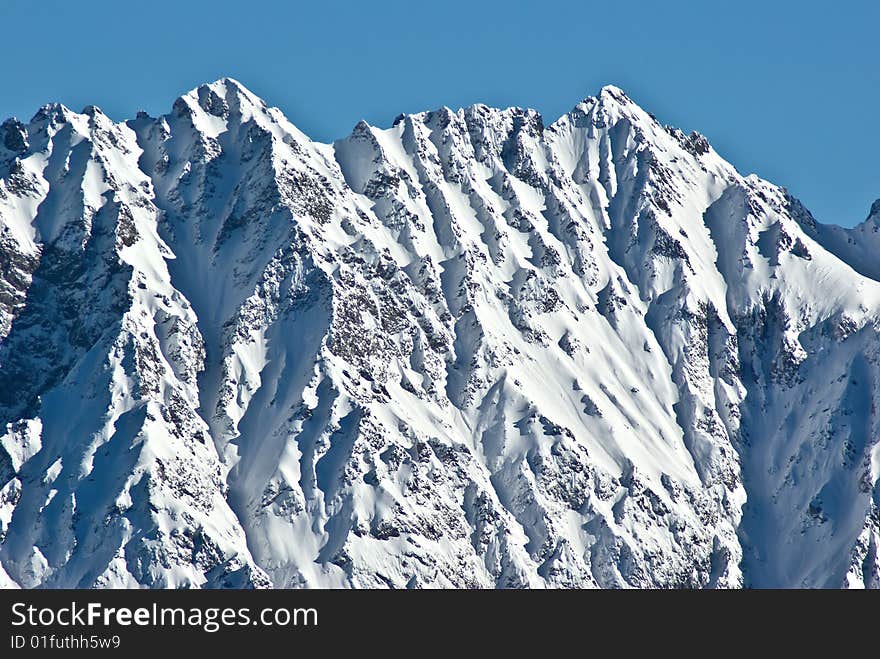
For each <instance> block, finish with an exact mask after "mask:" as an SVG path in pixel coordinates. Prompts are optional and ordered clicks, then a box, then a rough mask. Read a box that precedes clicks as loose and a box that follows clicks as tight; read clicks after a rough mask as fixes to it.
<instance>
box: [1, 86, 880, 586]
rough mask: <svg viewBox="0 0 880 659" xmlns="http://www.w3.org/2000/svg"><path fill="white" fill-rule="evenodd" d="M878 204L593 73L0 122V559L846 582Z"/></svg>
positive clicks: (336, 581) (879, 308) (132, 580)
mask: <svg viewBox="0 0 880 659" xmlns="http://www.w3.org/2000/svg"><path fill="white" fill-rule="evenodd" d="M875 211H876V209H875ZM877 221H878V220H877V212H873V213H872V217H871V218H869V219H868V220H867V221H866V223H865V224H863V225H862V226H860V227H857V228H856V229H852V230H845V229H841V228H839V227H831V226H825V225H821V224H818V223H817V222H815V220H813V218H812V217H811V216H810V215H809V213H808V212H807V211H806V210H805V209H804V208H803V207H802V206H801V204H800V203H799V202H797V200H795V199H793V198H791V197H790V196H789V195H788V194H787V193H786V191H785V190H784V189H781V188H779V187H776V186H774V185H772V184H770V183H768V182H766V181H763V180H761V179H759V178H757V177H754V176H747V177H744V176H741V175H740V174H739V173H737V172H736V171H735V169H734V168H733V167H732V166H731V165H730V164H728V163H727V162H725V161H724V160H723V159H722V158H721V157H720V156H719V155H718V154H717V153H716V152H715V151H714V150H713V149H712V148H711V146H710V145H709V144H708V142H707V141H706V139H705V138H704V137H702V136H701V135H699V134H696V133H692V134H691V135H685V134H683V133H682V132H680V131H678V130H676V129H673V128H669V127H664V126H661V125H660V124H659V123H657V121H656V120H655V119H654V118H653V117H652V116H651V115H649V114H647V113H646V112H644V111H643V110H642V109H641V108H639V107H638V106H637V105H635V104H634V103H633V102H632V101H631V100H630V99H629V98H628V97H627V96H626V95H625V94H624V93H623V92H622V91H621V90H619V89H617V88H614V87H606V88H604V89H603V90H602V91H601V93H600V94H599V95H598V96H596V97H592V98H587V99H585V100H584V101H582V102H581V103H579V104H578V105H577V106H575V108H573V110H572V111H571V112H570V113H568V114H566V115H565V116H563V117H561V118H560V119H558V120H557V121H556V122H554V123H553V124H551V125H547V126H545V125H544V123H543V120H542V117H541V116H540V115H539V114H538V113H537V112H535V111H532V110H522V109H518V108H510V109H506V110H499V109H493V108H488V107H486V106H482V105H477V106H473V107H470V108H467V109H464V110H458V111H452V110H450V109H448V108H441V109H439V110H436V111H433V112H425V113H421V114H416V115H409V116H403V115H402V116H401V117H399V118H398V119H397V120H396V121H395V123H394V125H393V126H392V127H390V128H387V129H380V128H376V127H372V126H369V125H368V124H366V123H364V122H361V123H359V124H358V125H357V126H356V127H355V128H354V130H353V132H352V133H351V135H349V136H347V137H345V138H343V139H340V140H338V141H337V142H335V143H334V144H329V145H328V144H319V143H315V142H313V141H311V140H310V139H309V138H308V137H307V136H305V135H304V134H303V133H301V132H300V131H299V130H297V129H296V128H295V127H294V126H293V125H292V124H291V123H290V122H289V121H288V120H287V119H286V118H285V117H284V116H283V114H282V113H281V112H280V111H279V110H277V109H276V108H269V107H267V105H266V104H265V103H264V102H263V101H262V100H260V99H259V98H257V97H255V96H254V95H253V94H252V93H250V92H249V91H248V90H247V89H245V88H244V87H243V86H242V85H241V84H240V83H238V82H236V81H234V80H231V79H222V80H219V81H217V82H214V83H212V84H210V85H203V86H201V87H199V88H198V89H195V90H193V91H191V92H189V93H188V94H186V95H184V96H182V97H181V98H180V99H178V100H177V101H176V102H175V103H174V106H173V109H172V111H171V112H170V113H169V114H167V115H165V116H162V117H158V118H153V117H149V116H147V115H145V114H141V115H139V116H138V117H137V118H135V119H133V120H131V121H128V122H125V123H122V124H115V123H113V122H112V121H111V120H110V119H108V118H107V117H106V116H104V115H103V114H102V113H101V112H100V110H98V109H97V108H86V109H85V110H84V111H83V112H82V113H79V114H77V113H74V112H71V111H70V110H68V109H67V108H64V107H63V106H60V105H50V106H45V107H44V108H42V109H41V110H40V111H39V112H38V113H37V115H36V116H35V117H34V118H33V119H32V120H31V122H29V123H28V124H23V123H20V122H17V121H15V120H7V121H6V122H5V123H4V124H3V125H2V127H0V433H2V436H0V585H2V586H8V587H15V586H21V587H91V586H98V587H125V586H147V587H178V586H184V587H224V586H225V587H229V586H232V587H269V586H275V587H300V586H304V587H328V586H336V587H693V588H702V587H709V588H715V587H740V586H752V587H767V586H793V587H843V586H846V587H878V586H880V567H878V545H880V488H878V485H877V483H878V478H880V448H878V444H877V440H876V438H877V436H878V416H877V412H876V409H877V400H878V395H880V394H878V385H880V381H878V380H880V377H878V376H880V374H878V368H877V359H878V353H880V337H878V327H880V281H878V280H880V270H878V269H877V267H876V265H874V259H872V258H871V257H872V255H873V254H874V253H876V251H875V250H874V243H875V241H876V240H878V239H877V238H875V235H880V234H877V230H876V226H875V225H876V224H877Z"/></svg>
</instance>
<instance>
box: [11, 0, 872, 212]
mask: <svg viewBox="0 0 880 659" xmlns="http://www.w3.org/2000/svg"><path fill="white" fill-rule="evenodd" d="M0 26H2V37H0V43H2V52H3V55H4V57H3V64H4V66H3V72H2V77H0V116H2V117H6V116H9V115H17V116H19V117H21V118H29V117H30V116H31V115H32V114H33V113H34V111H35V110H36V109H37V108H38V107H39V106H40V105H42V104H43V103H46V102H48V101H56V100H58V101H61V102H63V103H65V104H66V105H69V106H70V107H72V108H73V109H75V110H79V109H81V108H82V107H83V106H85V105H88V104H95V105H98V106H100V107H101V108H102V109H103V110H104V111H105V112H107V113H108V114H109V115H110V116H112V117H114V118H115V119H120V120H121V119H124V118H128V117H130V116H133V115H134V113H135V112H136V111H137V110H138V109H146V110H147V111H148V112H150V113H151V114H159V113H162V112H166V111H168V109H169V108H170V106H171V103H172V101H173V100H174V98H175V97H177V96H178V95H179V94H181V93H183V92H184V91H186V90H188V89H190V88H192V87H194V86H196V85H197V84H199V83H201V82H207V81H210V80H214V79H216V78H219V77H222V76H226V75H228V76H232V77H234V78H237V79H239V80H240V81H241V82H243V83H244V84H245V85H247V86H248V87H249V88H251V89H252V90H253V91H254V92H255V93H257V94H259V95H260V96H262V97H263V98H264V99H266V101H267V102H269V103H270V104H272V105H277V106H279V107H280V108H282V109H283V110H284V111H285V113H286V114H287V116H288V117H289V118H290V119H291V120H292V121H293V122H294V123H295V124H297V125H298V126H299V127H300V128H301V129H302V130H304V131H305V132H307V133H308V134H309V135H311V136H312V137H313V138H315V139H320V140H325V141H329V140H332V139H333V138H335V137H339V136H342V135H344V134H346V133H347V132H348V131H349V130H350V129H351V128H352V126H354V124H355V123H356V122H357V121H358V119H360V118H365V119H367V121H369V122H370V123H373V124H376V125H380V126H387V125H389V124H390V123H391V121H392V120H393V118H394V116H395V115H397V114H398V113H400V112H416V111H420V110H425V109H431V108H436V107H439V106H441V105H449V106H452V107H460V106H463V105H469V104H471V103H475V102H483V103H488V104H490V105H496V106H507V105H521V106H529V107H534V108H537V109H538V110H540V111H541V112H542V113H543V114H544V116H545V120H547V121H548V122H549V121H552V120H553V119H555V118H557V117H558V116H559V115H561V114H563V113H564V112H566V111H567V110H569V109H570V108H571V107H572V106H573V105H574V104H575V103H576V102H577V101H578V100H579V99H580V98H582V97H584V96H587V95H590V94H593V93H595V92H596V91H598V89H599V88H600V87H601V86H602V85H603V84H606V83H613V84H616V85H619V86H621V87H623V88H624V89H625V90H626V91H627V93H628V94H629V95H630V96H631V97H632V98H633V99H635V100H636V101H637V102H638V103H639V104H641V105H642V106H643V107H645V108H646V109H647V110H649V111H650V112H652V113H653V114H655V115H657V117H658V118H659V119H660V120H661V121H662V122H664V123H670V124H674V125H677V126H679V127H681V128H683V129H685V130H688V131H689V130H699V131H700V132H702V133H704V134H706V135H707V136H708V137H709V139H710V141H711V142H712V144H713V145H714V146H715V147H716V149H718V150H719V151H720V152H721V154H722V155H724V156H725V157H726V158H728V159H729V160H731V161H732V162H733V163H734V164H735V165H736V166H737V167H738V168H739V169H740V171H742V172H744V173H747V172H756V173H758V174H760V175H761V176H763V177H765V178H768V179H770V180H772V181H773V182H775V183H779V184H781V185H785V186H787V187H788V188H789V189H790V190H791V191H792V192H793V193H794V194H795V195H796V196H798V197H800V198H801V199H802V200H803V201H804V202H805V203H806V205H807V206H808V207H809V208H810V209H811V210H812V211H813V213H814V215H816V217H817V218H818V219H820V220H822V221H824V222H834V223H837V224H844V225H851V224H854V223H856V222H858V221H860V220H862V219H863V218H864V216H865V215H866V213H867V210H868V207H869V206H870V203H871V201H873V200H874V199H875V198H877V197H880V157H878V154H880V128H878V108H880V66H878V64H880V46H878V29H880V28H878V26H880V3H875V2H869V1H868V0H860V1H853V0H836V1H835V2H813V1H812V0H804V1H802V2H788V1H785V2H782V1H774V0H763V1H761V2H757V1H753V0H739V1H737V2H714V3H707V2H696V1H692V2H683V1H681V0H665V1H664V2H657V1H654V2H648V1H642V0H630V1H628V2H616V1H613V0H605V1H604V2H591V1H590V0H579V1H575V2H568V1H564V2H551V1H549V0H548V1H545V2H516V1H515V0H506V1H504V2H499V1H496V0H488V1H482V2H481V1H479V0H470V1H465V2H462V1H460V0H440V1H438V0H434V1H428V2H415V1H413V0H410V1H408V2H407V1H402V0H391V1H382V2H372V3H370V2H349V1H346V2H341V1H338V0H321V1H317V2H315V1H313V2H308V3H303V2H294V1H289V2H267V1H265V0H248V1H247V2H231V1H227V0H213V1H211V2H205V1H202V0H198V1H194V0H175V1H174V2H169V1H167V0H149V1H143V0H142V1H141V2H119V0H115V1H112V2H111V1H109V0H90V1H88V2H81V3H80V2H70V1H69V0H67V1H61V0H43V1H42V2H39V3H37V2H33V1H32V0H0Z"/></svg>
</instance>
